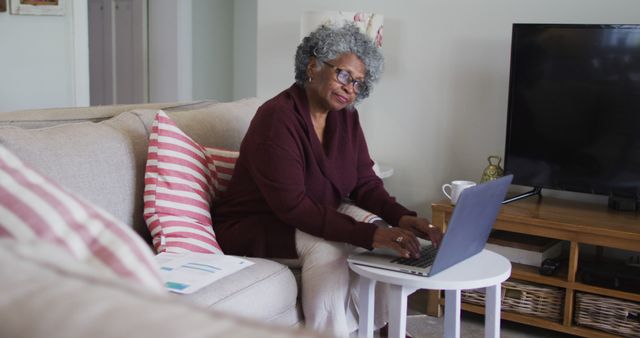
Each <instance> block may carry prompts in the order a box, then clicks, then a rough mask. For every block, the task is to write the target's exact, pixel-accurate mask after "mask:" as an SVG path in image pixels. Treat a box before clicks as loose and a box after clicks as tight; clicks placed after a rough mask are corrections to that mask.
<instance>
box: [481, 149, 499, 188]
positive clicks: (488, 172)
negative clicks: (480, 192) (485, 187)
mask: <svg viewBox="0 0 640 338" xmlns="http://www.w3.org/2000/svg"><path fill="white" fill-rule="evenodd" d="M492 159H493V160H496V161H497V162H496V163H493V162H491V160H492ZM487 161H489V165H488V166H487V167H486V168H485V169H484V172H483V173H482V178H480V182H487V181H492V180H495V179H497V178H499V177H502V176H503V175H504V169H502V167H500V162H502V158H500V156H496V155H491V156H489V157H487Z"/></svg>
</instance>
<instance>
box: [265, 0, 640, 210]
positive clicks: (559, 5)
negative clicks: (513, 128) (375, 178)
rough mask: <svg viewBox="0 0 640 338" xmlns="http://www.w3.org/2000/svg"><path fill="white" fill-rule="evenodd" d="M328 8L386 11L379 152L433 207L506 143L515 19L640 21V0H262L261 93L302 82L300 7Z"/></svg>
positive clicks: (398, 178) (395, 182)
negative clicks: (446, 186) (446, 189)
mask: <svg viewBox="0 0 640 338" xmlns="http://www.w3.org/2000/svg"><path fill="white" fill-rule="evenodd" d="M324 9H326V10H347V11H357V10H364V11H367V12H375V13H381V14H383V15H384V19H385V22H384V42H383V53H384V55H385V58H386V71H385V74H384V75H383V77H382V80H381V81H380V83H379V85H378V86H377V87H376V88H375V90H374V92H373V94H372V96H371V97H370V98H369V99H367V100H366V102H364V103H363V104H361V105H360V107H359V110H360V116H361V119H362V123H363V126H364V129H365V134H366V136H367V140H368V143H369V148H370V151H371V153H372V155H373V157H374V158H375V159H377V160H379V161H381V162H385V163H389V164H391V165H392V166H393V167H394V169H395V174H394V176H392V177H391V178H389V179H387V180H386V181H385V184H386V186H387V188H388V190H389V191H390V192H391V193H392V194H394V195H396V196H397V197H398V199H399V200H400V201H401V202H403V203H405V204H406V205H407V206H408V207H409V208H413V209H415V210H417V211H418V212H419V213H423V214H425V215H427V216H430V203H431V202H433V201H436V200H439V199H441V197H442V193H441V192H440V186H441V185H442V184H443V183H445V182H447V181H449V180H451V179H455V178H459V179H471V180H475V181H478V180H479V179H480V176H481V174H482V171H483V169H484V168H485V167H486V165H487V164H488V162H487V159H486V158H487V156H489V155H491V154H497V155H502V154H503V153H504V140H505V127H506V110H507V86H508V75H509V52H510V40H511V24H512V23H513V22H557V23H640V2H638V1H637V0H608V1H602V0H538V1H527V0H485V1H477V0H456V1H446V0H438V1H435V0H431V1H428V0H403V1H385V0H353V1H348V2H345V1H341V0H307V1H297V0H270V1H258V2H257V11H258V13H257V16H258V20H257V23H258V27H257V95H258V96H260V97H265V98H267V97H271V96H273V95H275V94H276V93H278V92H279V91H281V90H282V89H284V88H286V87H287V86H289V85H290V84H291V83H293V55H294V53H295V48H296V46H297V44H298V40H299V36H298V35H299V33H298V32H299V20H300V16H301V14H302V13H303V11H305V10H324ZM544 193H545V194H547V193H548V191H545V192H544ZM566 196H568V197H571V198H584V196H582V195H577V194H567V195H566ZM587 198H591V197H587Z"/></svg>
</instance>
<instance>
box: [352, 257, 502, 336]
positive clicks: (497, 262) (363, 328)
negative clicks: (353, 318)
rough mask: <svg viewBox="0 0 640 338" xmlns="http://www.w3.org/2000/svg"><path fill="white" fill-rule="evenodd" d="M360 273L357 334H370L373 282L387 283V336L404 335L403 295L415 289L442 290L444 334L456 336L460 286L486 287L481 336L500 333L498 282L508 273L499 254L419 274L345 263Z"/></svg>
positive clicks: (458, 329)
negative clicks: (434, 271) (425, 275)
mask: <svg viewBox="0 0 640 338" xmlns="http://www.w3.org/2000/svg"><path fill="white" fill-rule="evenodd" d="M349 266H350V267H351V269H352V270H353V271H354V272H356V273H357V274H358V275H360V276H361V277H362V278H360V300H361V301H360V304H359V307H360V308H359V311H358V312H359V313H360V323H359V330H358V335H359V336H360V337H368V338H371V337H373V304H374V297H375V292H374V287H375V283H376V282H381V283H387V284H389V295H388V297H389V299H388V305H389V337H404V336H405V331H406V325H407V296H409V295H410V294H412V293H413V292H415V291H416V290H418V289H430V290H445V307H444V316H445V318H444V336H445V337H456V338H458V337H460V299H461V290H468V289H478V288H486V293H485V303H486V304H485V330H484V333H485V337H494V338H499V337H500V298H501V295H500V284H501V283H502V282H504V281H505V280H506V279H507V278H509V276H510V275H511V262H509V260H507V259H506V258H504V257H503V256H501V255H499V254H497V253H495V252H492V251H489V250H482V251H481V252H480V253H478V254H476V255H474V256H472V257H469V258H467V259H466V260H464V261H462V262H460V263H458V264H456V265H454V266H452V267H450V268H448V269H446V270H444V271H442V272H440V273H438V274H436V275H435V276H432V277H423V276H417V275H411V274H406V273H402V272H394V271H390V270H385V269H380V268H374V267H368V266H363V265H357V264H353V263H349Z"/></svg>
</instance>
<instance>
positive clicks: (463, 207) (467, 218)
mask: <svg viewBox="0 0 640 338" xmlns="http://www.w3.org/2000/svg"><path fill="white" fill-rule="evenodd" d="M512 178H513V175H508V176H504V177H501V178H499V179H496V180H493V181H488V182H486V183H482V184H478V185H476V186H473V187H471V188H467V189H465V190H463V191H462V193H461V194H460V197H459V199H458V203H457V205H456V206H455V207H454V209H453V214H452V215H451V220H450V221H449V225H448V226H447V231H446V233H445V234H444V237H443V238H442V242H441V243H440V246H439V247H438V248H437V249H436V248H435V247H434V246H433V245H431V242H429V241H427V240H424V239H419V240H420V244H421V246H422V248H421V255H420V258H416V259H409V258H404V257H400V255H399V254H397V253H396V252H395V251H393V250H391V249H387V248H378V249H374V250H371V251H367V252H360V253H353V254H351V255H350V256H349V257H348V259H347V261H349V262H351V263H353V264H358V265H365V266H372V267H376V268H382V269H387V270H392V271H397V272H404V273H410V274H414V275H419V276H427V277H430V276H433V275H435V274H437V273H439V272H441V271H443V270H445V269H447V268H449V267H451V266H453V265H455V264H457V263H459V262H462V261H463V260H465V259H467V258H469V257H471V256H473V255H475V254H477V253H479V252H480V251H482V249H484V246H485V244H486V242H487V239H488V238H489V234H490V233H491V228H492V227H493V223H494V222H495V220H496V217H497V216H498V213H499V212H500V207H501V206H502V201H504V198H505V196H506V194H507V190H508V188H509V184H511V180H512Z"/></svg>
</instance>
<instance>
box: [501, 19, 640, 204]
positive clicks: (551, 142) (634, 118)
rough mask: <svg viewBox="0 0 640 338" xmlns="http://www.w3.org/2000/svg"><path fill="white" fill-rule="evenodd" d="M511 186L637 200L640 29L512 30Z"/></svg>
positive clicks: (560, 26)
mask: <svg viewBox="0 0 640 338" xmlns="http://www.w3.org/2000/svg"><path fill="white" fill-rule="evenodd" d="M507 115H508V117H507V139H506V146H505V171H506V172H507V173H511V174H513V175H514V178H513V183H514V184H518V185H524V186H530V187H533V188H534V190H533V191H532V193H533V194H535V193H539V191H540V190H541V189H542V188H549V189H554V190H566V191H574V192H583V193H592V194H602V195H609V196H610V199H609V204H610V205H611V206H613V207H616V206H623V207H624V206H625V205H626V206H627V208H628V206H629V203H631V205H633V208H634V209H635V208H637V207H638V204H640V203H639V202H638V201H639V200H640V25H592V24H588V25H587V24H514V25H513V31H512V42H511V65H510V78H509V104H508V114H507Z"/></svg>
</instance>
